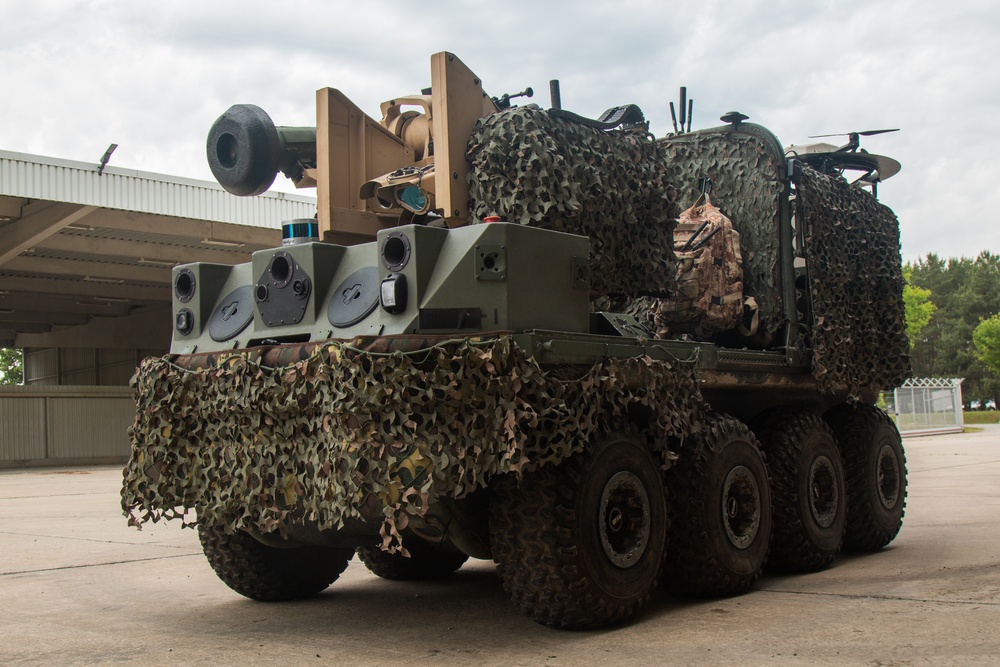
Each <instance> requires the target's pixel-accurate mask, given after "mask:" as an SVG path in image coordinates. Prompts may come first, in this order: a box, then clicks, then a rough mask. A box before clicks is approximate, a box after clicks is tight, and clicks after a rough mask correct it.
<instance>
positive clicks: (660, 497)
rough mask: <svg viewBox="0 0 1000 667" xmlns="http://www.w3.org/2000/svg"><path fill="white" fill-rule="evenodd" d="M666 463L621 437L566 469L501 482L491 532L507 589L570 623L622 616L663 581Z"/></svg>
mask: <svg viewBox="0 0 1000 667" xmlns="http://www.w3.org/2000/svg"><path fill="white" fill-rule="evenodd" d="M660 467H661V465H660V462H659V460H658V459H656V458H655V457H654V456H653V454H652V453H651V452H650V451H649V450H648V449H647V448H646V447H644V446H643V445H642V444H641V443H640V442H639V441H638V440H636V439H635V438H634V437H632V436H629V435H623V434H614V435H611V436H609V437H607V438H605V439H603V440H602V441H600V442H598V443H597V444H595V445H594V446H592V447H590V448H588V449H587V450H586V451H584V452H582V453H580V454H578V455H576V456H574V457H572V458H570V459H569V460H567V461H566V462H564V463H562V464H561V465H558V466H551V467H547V468H542V469H540V470H537V471H535V472H531V473H528V474H526V475H524V477H523V478H522V479H521V480H520V481H518V480H517V479H516V478H514V477H513V476H507V477H504V478H502V479H498V480H497V483H496V485H495V487H494V491H493V498H492V502H491V517H490V537H491V542H492V546H493V557H494V560H496V563H497V573H498V574H499V575H500V580H501V582H502V583H503V587H504V590H506V591H507V593H508V594H509V595H510V596H511V599H512V600H513V601H514V603H515V604H516V605H517V606H518V607H520V608H521V610H522V611H524V613H526V614H527V615H528V616H529V617H530V618H532V619H533V620H535V621H538V622H539V623H542V624H543V625H551V626H555V627H559V628H566V629H584V628H596V627H602V626H606V625H610V624H613V623H617V622H620V621H623V620H625V619H627V618H629V617H630V616H632V615H633V614H634V613H635V612H636V611H638V610H639V608H640V607H642V605H643V604H644V603H645V602H646V600H648V599H649V597H650V595H651V594H652V592H653V590H655V588H656V584H657V580H658V578H659V574H660V568H661V563H662V560H663V549H664V541H665V539H666V533H667V524H666V521H667V502H666V495H665V492H664V488H663V480H662V478H661V472H660Z"/></svg>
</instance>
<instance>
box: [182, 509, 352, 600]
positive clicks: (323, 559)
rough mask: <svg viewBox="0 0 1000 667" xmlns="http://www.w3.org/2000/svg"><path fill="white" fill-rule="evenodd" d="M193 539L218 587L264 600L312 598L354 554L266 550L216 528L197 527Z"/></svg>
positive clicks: (310, 549) (245, 535)
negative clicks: (194, 538) (216, 578)
mask: <svg viewBox="0 0 1000 667" xmlns="http://www.w3.org/2000/svg"><path fill="white" fill-rule="evenodd" d="M198 538H199V539H200V540H201V548H202V550H203V551H204V552H205V556H206V558H208V563H209V565H211V566H212V569H213V570H215V574H217V575H218V576H219V579H221V580H222V581H223V583H225V584H226V585H227V586H229V587H230V588H232V589H233V590H234V591H236V592H237V593H239V594H240V595H244V596H246V597H248V598H250V599H252V600H261V601H264V602H276V601H279V600H301V599H303V598H308V597H312V596H314V595H316V594H317V593H319V592H321V591H323V590H324V589H326V588H327V587H328V586H329V585H330V584H332V583H333V582H334V581H336V580H337V577H339V576H340V573H341V572H343V571H344V569H345V568H346V567H347V563H348V562H349V561H350V560H351V558H352V557H353V556H354V551H353V550H352V549H334V548H330V547H318V546H301V547H289V548H278V547H270V546H267V545H265V544H262V543H260V542H258V541H257V540H256V539H254V538H253V537H252V536H251V535H249V534H248V533H245V532H242V531H237V532H236V533H234V534H232V535H227V534H226V532H225V531H224V530H223V529H222V528H221V527H219V526H202V525H199V526H198Z"/></svg>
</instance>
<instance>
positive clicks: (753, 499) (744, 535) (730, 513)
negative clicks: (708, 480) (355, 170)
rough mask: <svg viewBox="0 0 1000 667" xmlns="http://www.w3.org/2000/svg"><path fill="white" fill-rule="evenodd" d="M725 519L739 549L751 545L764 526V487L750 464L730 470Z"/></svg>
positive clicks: (728, 533)
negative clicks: (761, 512) (762, 509)
mask: <svg viewBox="0 0 1000 667" xmlns="http://www.w3.org/2000/svg"><path fill="white" fill-rule="evenodd" d="M722 523H723V525H724V526H725V527H726V537H727V538H729V542H730V543H731V544H732V545H733V546H734V547H736V548H737V549H748V548H750V546H751V545H752V544H753V542H754V539H756V537H757V531H758V530H759V529H760V488H759V487H758V486H757V478H756V477H754V475H753V473H752V472H751V471H750V469H749V468H747V467H746V466H736V467H735V468H733V469H732V470H730V471H729V474H728V475H727V476H726V482H725V484H723V486H722Z"/></svg>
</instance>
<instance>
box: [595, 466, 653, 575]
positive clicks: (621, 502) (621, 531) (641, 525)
mask: <svg viewBox="0 0 1000 667" xmlns="http://www.w3.org/2000/svg"><path fill="white" fill-rule="evenodd" d="M598 526H599V531H600V536H601V547H602V548H603V549H604V554H605V555H606V556H607V557H608V559H609V560H610V561H611V562H612V563H614V564H615V565H616V566H617V567H620V568H622V569H626V568H629V567H632V566H633V565H635V564H636V563H637V562H639V559H640V558H642V555H643V553H645V551H646V545H647V544H648V543H649V531H650V507H649V496H648V495H647V494H646V489H645V487H644V486H643V484H642V481H641V480H640V479H639V478H638V477H636V476H635V475H634V474H633V473H631V472H627V471H622V472H619V473H615V475H614V476H612V477H611V479H609V480H608V483H607V484H605V486H604V491H602V492H601V507H600V515H599V517H598Z"/></svg>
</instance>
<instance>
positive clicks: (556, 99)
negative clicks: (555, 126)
mask: <svg viewBox="0 0 1000 667" xmlns="http://www.w3.org/2000/svg"><path fill="white" fill-rule="evenodd" d="M549 97H551V98H552V108H553V109H562V96H561V95H560V94H559V79H552V80H551V81H549Z"/></svg>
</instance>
